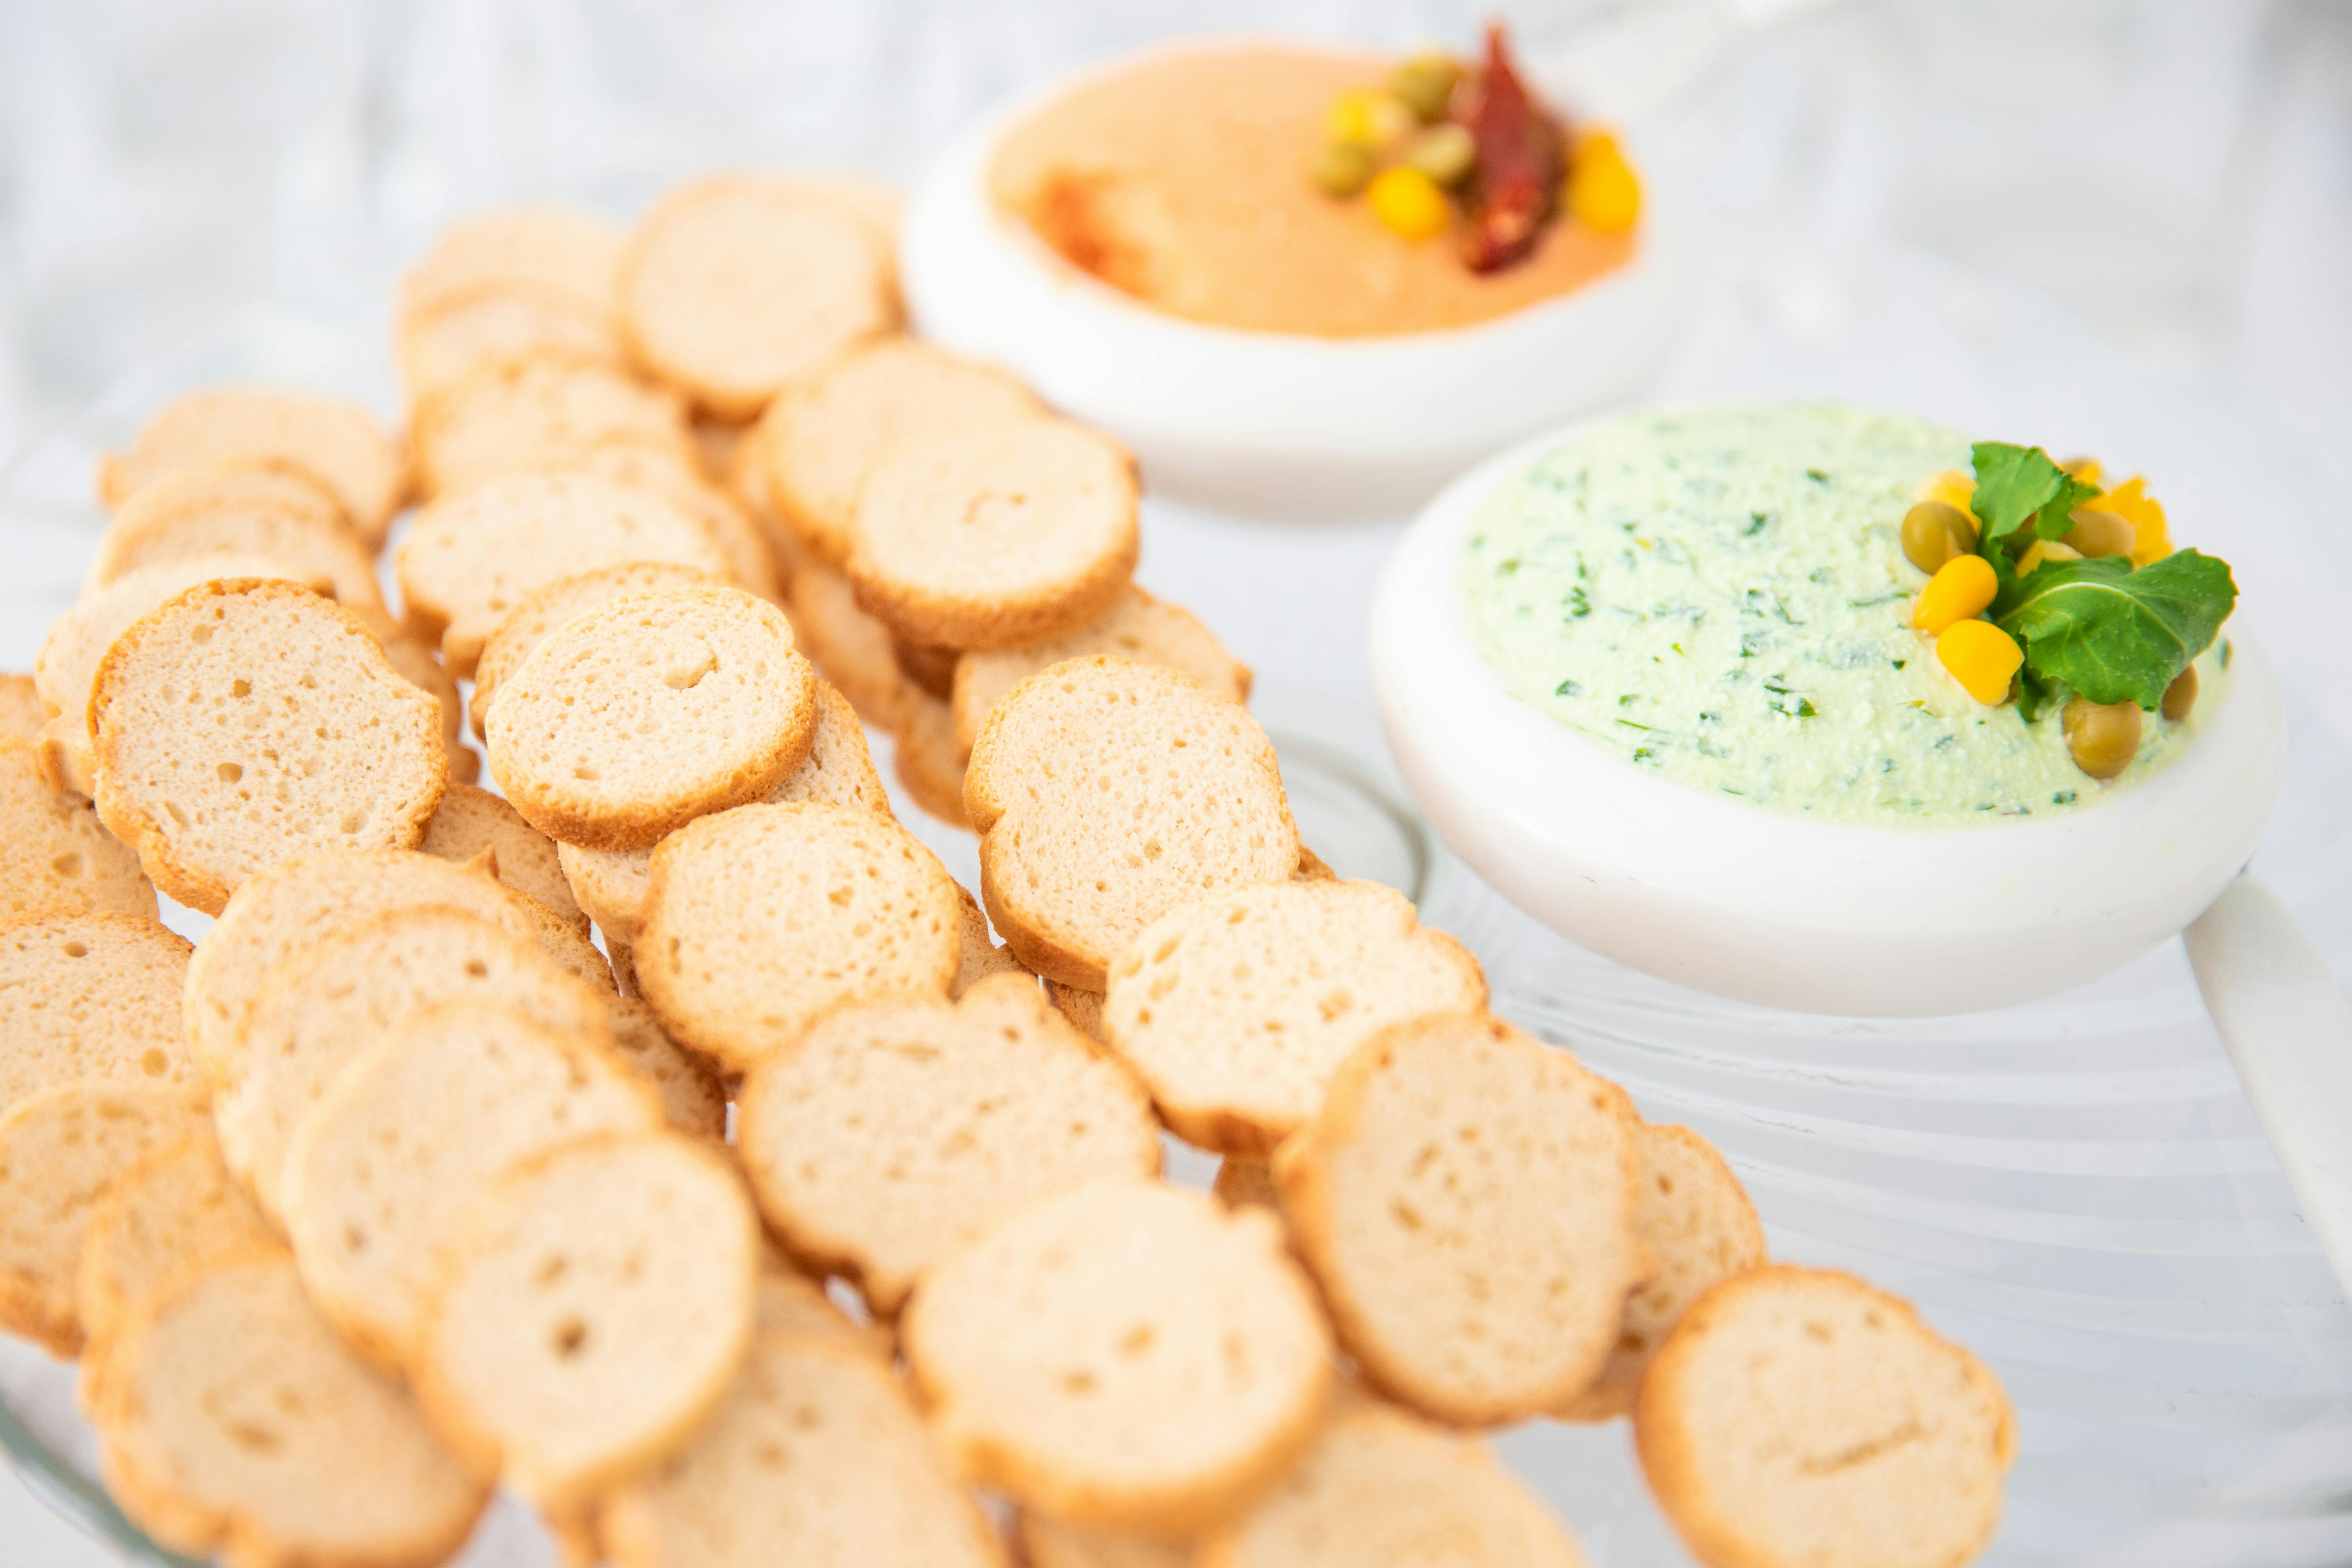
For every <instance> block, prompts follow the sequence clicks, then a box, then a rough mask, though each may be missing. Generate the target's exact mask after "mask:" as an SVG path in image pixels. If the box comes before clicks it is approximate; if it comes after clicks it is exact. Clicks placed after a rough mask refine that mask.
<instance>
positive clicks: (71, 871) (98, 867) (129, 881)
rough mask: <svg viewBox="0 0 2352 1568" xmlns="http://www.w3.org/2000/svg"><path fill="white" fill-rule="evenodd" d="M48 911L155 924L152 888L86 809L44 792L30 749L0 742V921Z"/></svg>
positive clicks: (128, 851) (131, 854)
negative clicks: (130, 917)
mask: <svg viewBox="0 0 2352 1568" xmlns="http://www.w3.org/2000/svg"><path fill="white" fill-rule="evenodd" d="M47 913H61V914H62V913H83V914H110V915H137V916H139V917H141V918H142V919H144V920H151V921H152V920H153V919H154V918H155V889H154V888H153V887H152V885H150V884H149V882H148V880H147V877H146V874H145V873H144V872H143V871H142V870H141V868H140V865H139V856H138V853H137V852H136V851H135V850H133V849H132V848H131V847H130V846H128V845H126V844H124V843H123V842H121V840H120V839H118V838H116V837H114V836H113V835H112V834H110V833H109V832H108V831H107V830H106V828H105V827H103V826H100V823H99V819H98V814H97V813H96V812H94V811H92V810H91V809H90V807H89V803H87V802H85V801H82V800H80V799H78V798H76V797H75V796H73V795H68V794H66V793H64V792H63V791H61V790H57V789H52V788H51V787H50V786H49V782H48V780H47V779H46V778H44V777H42V776H41V764H40V759H39V758H38V757H37V756H36V755H35V754H34V752H33V748H32V747H30V746H28V745H26V743H25V742H22V741H15V740H0V920H14V919H16V918H18V917H20V916H24V915H36V914H47Z"/></svg>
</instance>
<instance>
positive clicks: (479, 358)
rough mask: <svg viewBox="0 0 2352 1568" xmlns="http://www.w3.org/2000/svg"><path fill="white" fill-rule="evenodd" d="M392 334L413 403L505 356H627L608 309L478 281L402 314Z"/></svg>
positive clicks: (616, 359)
mask: <svg viewBox="0 0 2352 1568" xmlns="http://www.w3.org/2000/svg"><path fill="white" fill-rule="evenodd" d="M532 354H556V355H561V356H563V357H565V358H568V359H577V360H591V361H594V360H602V361H604V363H608V364H613V365H616V366H617V365H619V364H621V363H623V360H624V358H625V354H624V351H623V349H622V347H621V333H620V329H619V328H618V326H616V325H615V324H614V321H613V316H612V312H611V311H610V310H598V309H593V308H591V307H589V306H586V305H583V304H582V303H580V302H579V301H578V300H572V299H570V298H568V297H567V296H565V295H563V294H561V293H558V292H556V291H555V290H553V289H543V288H537V287H532V286H529V285H517V284H512V283H484V284H478V285H476V286H475V287H473V288H471V289H466V290H463V291H452V292H449V293H447V294H445V295H443V296H442V297H440V298H438V299H436V300H432V301H431V302H430V303H427V304H423V305H419V306H418V307H417V308H416V309H415V310H409V311H406V312H404V314H403V315H402V317H401V320H400V325H399V328H398V330H397V331H395V333H394V358H395V359H397V360H398V362H399V365H400V384H401V387H402V389H403V390H404V392H406V393H407V395H408V401H409V403H410V405H412V406H414V405H416V404H419V403H422V402H423V401H425V399H427V398H429V397H431V396H433V395H434V394H436V393H437V392H441V391H444V390H446V388H448V387H451V386H454V385H456V384H457V383H458V382H461V381H463V380H465V379H466V377H467V376H468V375H470V374H473V373H474V372H475V371H477V370H478V369H480V368H481V367H482V366H483V365H486V364H496V363H499V362H501V361H506V360H513V359H520V358H526V357H528V356H530V355H532Z"/></svg>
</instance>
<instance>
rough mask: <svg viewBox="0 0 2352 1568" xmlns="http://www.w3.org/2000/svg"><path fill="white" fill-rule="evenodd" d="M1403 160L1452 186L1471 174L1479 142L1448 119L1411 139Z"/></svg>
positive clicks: (1434, 178)
mask: <svg viewBox="0 0 2352 1568" xmlns="http://www.w3.org/2000/svg"><path fill="white" fill-rule="evenodd" d="M1404 161H1405V163H1406V165H1407V166H1408V167H1411V168H1415V169H1419V170H1420V171H1421V172H1422V173H1423V174H1427V175H1428V176H1429V177H1430V178H1431V179H1433V180H1434V181H1436V182H1437V183H1438V184H1441V185H1444V186H1445V187H1447V188H1448V189H1451V188H1452V187H1454V186H1455V185H1458V184H1461V183H1462V182H1463V181H1465V180H1466V179H1468V178H1469V177H1470V169H1471V166H1472V165H1473V164H1475V163H1477V161H1478V144H1477V143H1476V142H1474V141H1472V140H1471V139H1470V132H1467V131H1465V129H1463V128H1462V127H1461V126H1459V125H1456V124H1454V123H1453V122H1452V121H1447V122H1446V123H1445V124H1444V125H1433V126H1431V127H1430V128H1429V129H1428V130H1426V131H1424V132H1422V133H1421V134H1420V135H1419V136H1417V137H1415V138H1413V142H1412V148H1411V149H1410V150H1409V151H1407V152H1406V153H1405V155H1404Z"/></svg>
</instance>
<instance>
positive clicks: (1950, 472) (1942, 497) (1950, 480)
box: [1919, 468, 1977, 517]
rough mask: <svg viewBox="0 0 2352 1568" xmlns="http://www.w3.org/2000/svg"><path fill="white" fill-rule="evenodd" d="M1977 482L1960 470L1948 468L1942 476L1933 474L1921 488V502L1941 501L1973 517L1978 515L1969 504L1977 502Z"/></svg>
mask: <svg viewBox="0 0 2352 1568" xmlns="http://www.w3.org/2000/svg"><path fill="white" fill-rule="evenodd" d="M1976 495H1977V482H1976V480H1975V479H1972V478H1970V477H1969V475H1968V474H1966V473H1964V472H1962V471H1961V470H1960V469H1958V468H1946V469H1945V470H1944V471H1943V472H1942V473H1940V474H1931V475H1929V476H1928V477H1927V483H1925V484H1923V485H1921V486H1920V487H1919V499H1920V500H1939V501H1942V502H1943V503H1944V504H1945V505H1946V506H1948V507H1953V508H1956V509H1958V510H1961V511H1965V512H1967V513H1968V514H1969V516H1971V517H1973V516H1975V515H1976V511H1975V509H1974V508H1972V507H1970V506H1969V502H1970V501H1972V500H1976Z"/></svg>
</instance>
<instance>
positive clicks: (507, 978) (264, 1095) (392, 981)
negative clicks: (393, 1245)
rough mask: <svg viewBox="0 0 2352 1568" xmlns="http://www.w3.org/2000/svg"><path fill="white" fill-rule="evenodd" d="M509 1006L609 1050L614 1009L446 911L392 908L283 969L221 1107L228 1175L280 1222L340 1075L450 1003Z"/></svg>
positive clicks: (522, 940) (497, 934) (536, 958)
mask: <svg viewBox="0 0 2352 1568" xmlns="http://www.w3.org/2000/svg"><path fill="white" fill-rule="evenodd" d="M458 1002H470V1003H474V1004H476V1005H481V1006H500V1007H508V1008H511V1009H512V1010H514V1011H515V1012H517V1013H520V1014H521V1015H522V1016H524V1017H526V1018H528V1019H530V1021H531V1022H533V1023H535V1024H538V1025H540V1026H541V1027H543V1028H546V1029H548V1030H550V1031H551V1032H552V1033H555V1034H557V1035H561V1036H562V1037H565V1038H567V1039H575V1040H581V1041H591V1042H596V1043H600V1044H602V1045H604V1046H606V1047H610V1046H611V1045H612V1043H613V1041H612V1034H611V1028H610V1026H609V1024H608V1022H607V999H606V998H605V997H604V996H603V995H601V994H598V993H596V992H595V991H593V990H592V989H590V988H589V987H588V986H586V985H583V984H581V983H580V981H578V980H576V979H574V978H573V977H572V975H571V974H570V973H567V972H566V971H565V970H564V968H563V966H562V965H561V964H559V963H556V962H555V960H553V959H551V958H550V957H548V956H547V954H546V953H545V952H541V949H540V947H539V944H538V943H537V942H532V941H531V940H530V938H528V937H522V936H517V935H514V934H513V933H511V932H509V931H501V930H499V928H498V927H497V926H494V925H492V924H491V923H490V922H489V921H486V920H483V919H481V918H480V917H479V916H478V915H472V914H468V913H467V912H466V911H465V910H457V909H451V908H449V907H447V906H446V905H433V904H425V905H417V906H413V907H410V908H407V909H397V910H385V911H384V912H383V913H382V914H379V915H376V916H374V917H373V918H372V919H370V920H367V921H362V922H361V923H360V924H358V925H353V926H346V927H344V928H342V929H341V930H340V931H334V932H331V933H330V934H328V935H326V936H323V937H320V939H319V940H318V941H317V942H313V943H311V944H310V945H309V946H307V947H305V948H304V949H302V950H301V951H299V952H296V953H294V954H293V955H292V956H290V957H289V958H288V959H286V960H285V961H284V962H283V963H279V964H278V966H277V967H276V968H275V969H273V970H271V971H270V973H269V975H268V979H266V980H265V981H264V982H263V983H262V986H261V991H260V994H258V995H257V996H256V997H255V998H254V1004H253V1010H252V1012H251V1013H249V1014H248V1015H247V1017H246V1024H245V1041H244V1050H243V1051H242V1053H241V1056H242V1070H241V1071H240V1072H239V1073H238V1074H237V1078H236V1082H235V1084H234V1085H233V1086H231V1087H230V1088H229V1089H226V1091H224V1092H223V1093H222V1094H221V1095H220V1096H219V1097H218V1098H217V1099H215V1101H214V1103H213V1117H214V1120H215V1122H216V1123H217V1124H218V1126H219V1129H220V1142H221V1152H222V1154H223V1155H224V1156H225V1157H226V1160H227V1162H228V1165H229V1169H230V1170H232V1171H234V1172H235V1173H236V1175H237V1178H238V1180H240V1181H242V1182H244V1183H245V1184H246V1186H247V1188H248V1189H249V1190H250V1191H251V1192H252V1193H253V1195H254V1197H255V1199H256V1200H257V1201H258V1202H259V1203H260V1205H261V1206H262V1207H263V1208H264V1209H265V1210H267V1211H268V1213H269V1214H271V1215H282V1214H283V1213H284V1211H285V1205H284V1195H283V1183H284V1179H285V1171H286V1152H287V1150H288V1148H289V1146H290V1145H291V1143H292V1142H293V1139H294V1134H295V1131H296V1129H297V1128H299V1126H300V1125H301V1123H302V1119H303V1118H304V1117H306V1116H308V1115H309V1114H310V1110H311V1109H312V1108H313V1107H315V1106H317V1105H318V1104H319V1102H320V1100H324V1099H325V1098H326V1097H327V1094H328V1092H329V1091H330V1090H331V1089H333V1088H334V1087H335V1085H336V1083H337V1082H338V1081H339V1080H340V1079H341V1077H342V1072H343V1069H344V1068H347V1067H349V1066H350V1065H351V1064H352V1061H353V1060H354V1059H355V1058H358V1057H359V1056H360V1055H361V1053H362V1052H363V1051H365V1050H366V1049H367V1047H369V1046H370V1045H372V1044H373V1043H374V1042H375V1041H376V1040H377V1039H379V1038H381V1037H383V1036H384V1035H387V1034H389V1033H391V1032H393V1031H394V1030H395V1029H398V1028H399V1027H400V1026H402V1025H403V1024H404V1023H406V1022H407V1021H408V1019H409V1018H410V1017H412V1016H415V1014H417V1013H420V1012H422V1011H424V1010H425V1008H427V1007H432V1006H438V1005H443V1004H445V1003H458Z"/></svg>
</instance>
